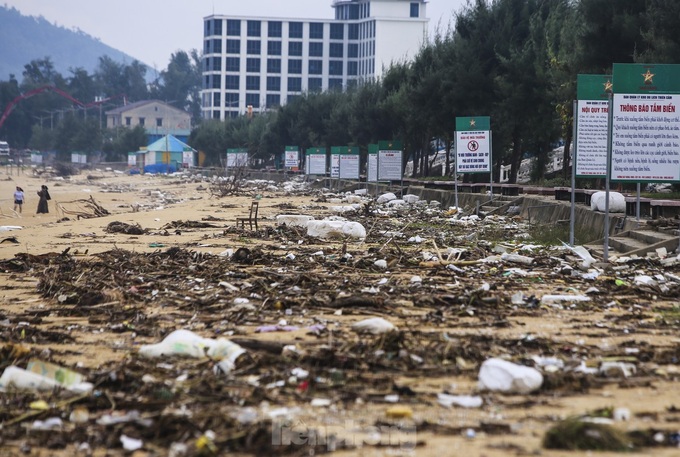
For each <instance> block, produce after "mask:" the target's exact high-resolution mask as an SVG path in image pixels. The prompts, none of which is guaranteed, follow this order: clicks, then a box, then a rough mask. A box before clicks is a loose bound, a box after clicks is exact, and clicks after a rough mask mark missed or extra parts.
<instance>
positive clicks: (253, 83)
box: [246, 75, 260, 90]
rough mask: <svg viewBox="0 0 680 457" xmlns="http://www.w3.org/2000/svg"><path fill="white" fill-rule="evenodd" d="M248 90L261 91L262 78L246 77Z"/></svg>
mask: <svg viewBox="0 0 680 457" xmlns="http://www.w3.org/2000/svg"><path fill="white" fill-rule="evenodd" d="M246 90H260V77H259V76H251V75H249V76H246Z"/></svg>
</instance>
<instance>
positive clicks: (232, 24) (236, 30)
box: [227, 19, 241, 36]
mask: <svg viewBox="0 0 680 457" xmlns="http://www.w3.org/2000/svg"><path fill="white" fill-rule="evenodd" d="M227 35H229V36H241V21H240V20H238V19H227Z"/></svg>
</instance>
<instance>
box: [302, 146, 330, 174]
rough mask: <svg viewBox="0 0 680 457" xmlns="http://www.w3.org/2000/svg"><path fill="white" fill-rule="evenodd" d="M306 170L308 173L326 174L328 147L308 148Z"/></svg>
mask: <svg viewBox="0 0 680 457" xmlns="http://www.w3.org/2000/svg"><path fill="white" fill-rule="evenodd" d="M306 159H307V160H306V162H305V172H306V173H307V174H308V175H326V148H310V149H307V154H306Z"/></svg>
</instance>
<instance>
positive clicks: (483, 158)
mask: <svg viewBox="0 0 680 457" xmlns="http://www.w3.org/2000/svg"><path fill="white" fill-rule="evenodd" d="M490 125H491V122H490V120H489V117H488V116H478V117H457V118H456V172H458V173H489V172H491V141H490V137H491V129H490Z"/></svg>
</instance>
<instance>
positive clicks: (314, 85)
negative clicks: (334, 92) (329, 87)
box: [307, 78, 321, 92]
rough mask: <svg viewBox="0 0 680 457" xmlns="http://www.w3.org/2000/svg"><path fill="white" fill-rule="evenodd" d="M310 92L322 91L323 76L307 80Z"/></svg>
mask: <svg viewBox="0 0 680 457" xmlns="http://www.w3.org/2000/svg"><path fill="white" fill-rule="evenodd" d="M307 90H309V92H321V78H309V80H308V81H307Z"/></svg>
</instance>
